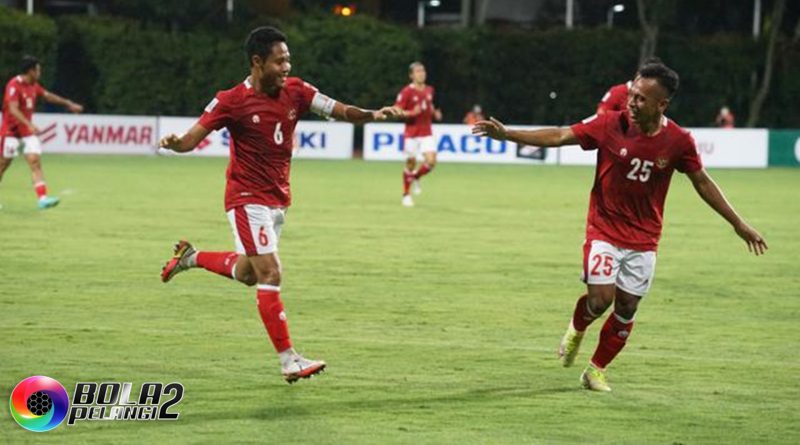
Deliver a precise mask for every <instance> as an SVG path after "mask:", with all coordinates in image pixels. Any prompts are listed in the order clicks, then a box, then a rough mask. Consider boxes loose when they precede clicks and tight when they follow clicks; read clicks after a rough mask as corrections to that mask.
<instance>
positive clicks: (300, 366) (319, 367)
mask: <svg viewBox="0 0 800 445" xmlns="http://www.w3.org/2000/svg"><path fill="white" fill-rule="evenodd" d="M325 366H327V365H326V364H325V362H324V361H322V360H309V359H307V358H305V357H303V356H302V355H300V354H294V355H293V356H292V358H291V360H289V363H288V364H286V366H283V369H281V372H282V373H283V378H284V379H286V381H287V382H288V383H294V382H296V381H298V380H300V379H307V378H309V377H311V376H312V375H316V374H319V373H320V372H322V371H323V370H325Z"/></svg>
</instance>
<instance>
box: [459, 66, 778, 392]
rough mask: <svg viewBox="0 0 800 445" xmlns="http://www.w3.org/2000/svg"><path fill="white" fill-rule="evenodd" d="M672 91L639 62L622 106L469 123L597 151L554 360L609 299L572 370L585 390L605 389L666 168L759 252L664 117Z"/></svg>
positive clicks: (648, 248) (760, 241)
mask: <svg viewBox="0 0 800 445" xmlns="http://www.w3.org/2000/svg"><path fill="white" fill-rule="evenodd" d="M677 89H678V75H677V73H675V71H673V70H671V69H670V68H668V67H666V66H665V65H663V64H661V63H655V64H648V65H645V66H643V67H642V68H641V70H640V73H639V76H638V77H637V78H636V80H634V81H633V84H632V85H631V90H630V94H629V95H628V103H627V109H626V110H623V111H609V112H607V113H605V114H596V115H594V116H591V117H589V118H587V119H585V120H583V121H582V122H579V123H577V124H575V125H573V126H571V127H566V128H549V129H543V130H536V131H523V130H512V129H507V128H506V127H504V126H503V124H502V123H500V122H499V121H497V120H495V119H491V120H489V121H482V122H479V123H478V124H476V125H475V127H474V128H473V133H475V134H478V135H487V136H489V137H492V138H494V139H501V140H503V139H507V140H510V141H514V142H517V143H520V144H525V145H531V146H540V147H559V146H562V145H572V144H580V146H581V147H582V148H583V149H584V150H593V149H597V150H598V154H597V167H596V172H595V180H594V186H593V188H592V192H591V197H590V200H589V215H588V218H587V224H586V242H585V244H584V246H583V255H584V256H583V279H584V281H585V282H586V285H587V293H586V294H585V295H583V296H581V297H580V298H579V299H578V301H577V303H576V305H575V311H574V314H573V317H572V320H571V322H570V324H569V327H568V329H567V332H566V334H565V335H564V338H563V339H562V342H561V345H560V348H559V355H560V357H561V362H562V364H563V365H564V366H571V365H572V363H573V362H574V360H575V357H576V355H577V353H578V348H579V346H580V343H581V340H582V339H583V336H584V333H585V331H586V328H587V327H588V326H589V324H591V323H592V322H593V321H594V320H595V319H597V318H598V317H600V316H601V315H602V314H603V312H605V310H606V309H607V308H608V307H609V306H610V305H611V304H612V302H613V303H614V310H613V313H612V314H611V316H609V317H608V319H607V320H606V322H605V324H604V325H603V328H602V330H601V332H600V341H599V343H598V345H597V349H596V350H595V353H594V355H593V356H592V359H591V361H590V363H589V365H588V367H587V368H586V370H585V371H584V372H583V374H582V375H581V382H582V383H583V385H584V386H585V387H586V388H589V389H592V390H597V391H610V390H611V388H610V387H609V385H608V382H607V379H606V367H607V366H608V364H609V363H611V361H612V360H613V359H614V357H616V355H617V354H618V353H619V352H620V351H621V350H622V348H623V347H624V346H625V343H626V341H627V340H628V337H629V335H630V333H631V330H632V329H633V317H634V314H635V313H636V309H637V307H638V304H639V301H640V300H641V299H642V297H644V296H645V295H646V294H647V291H648V290H649V289H650V285H651V284H652V281H653V273H654V271H655V261H656V250H657V247H658V241H659V238H660V236H661V228H662V214H663V209H664V200H665V199H666V196H667V190H668V189H669V184H670V180H671V178H672V174H673V172H674V171H676V170H677V171H679V172H681V173H684V174H686V175H687V176H688V177H689V179H690V180H691V182H692V185H694V188H695V190H696V191H697V193H698V194H699V195H700V197H701V198H702V199H703V200H704V201H705V202H706V203H707V204H708V205H709V206H710V207H711V208H713V209H714V210H715V211H716V212H717V213H719V214H720V215H721V216H722V217H723V218H725V220H726V221H728V223H730V224H731V226H733V229H734V230H735V232H736V234H737V235H739V237H741V238H742V239H743V240H744V241H745V243H746V244H747V247H748V249H749V250H750V251H751V252H754V253H755V254H756V255H760V254H763V253H764V252H765V251H766V250H767V243H766V241H765V240H764V238H763V237H762V236H761V235H760V234H759V233H758V231H756V230H755V229H754V228H753V227H751V226H750V225H749V224H747V223H746V222H745V221H744V220H743V219H742V218H741V217H740V216H739V215H738V214H737V213H736V211H735V210H734V209H733V207H732V206H731V204H730V203H729V202H728V200H727V199H726V198H725V196H724V195H723V193H722V191H721V190H720V188H719V187H718V186H717V184H716V183H715V182H714V180H713V179H711V177H710V176H709V175H708V173H706V170H705V169H704V168H703V164H702V162H701V160H700V157H699V156H698V154H697V149H696V147H695V142H694V139H693V138H692V136H691V135H690V134H689V132H687V131H686V130H683V129H682V128H681V127H679V126H678V125H677V124H676V123H675V122H674V121H672V120H670V119H668V118H667V117H666V116H664V111H665V110H666V108H667V106H668V105H669V103H670V100H671V98H672V96H673V94H675V91H676V90H677Z"/></svg>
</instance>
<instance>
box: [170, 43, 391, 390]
mask: <svg viewBox="0 0 800 445" xmlns="http://www.w3.org/2000/svg"><path fill="white" fill-rule="evenodd" d="M245 50H246V52H247V57H248V60H249V61H250V75H249V76H247V78H246V79H245V80H244V81H243V82H242V83H240V84H239V85H236V86H235V87H233V88H232V89H230V90H226V91H222V92H220V93H218V94H217V95H216V97H215V98H214V99H212V100H211V102H210V103H209V104H208V105H207V106H206V109H205V112H204V113H203V115H202V116H200V120H199V121H198V122H197V124H195V125H194V126H193V127H192V128H191V129H189V131H188V132H187V133H186V134H184V135H182V136H177V135H174V134H171V135H168V136H166V137H164V138H163V139H162V140H161V142H160V146H161V147H163V148H166V149H170V150H173V151H177V152H187V151H190V150H193V149H194V148H195V147H196V146H197V144H198V143H200V142H201V141H202V140H203V139H204V138H205V137H206V136H208V134H209V133H210V132H211V131H212V130H218V129H220V128H223V127H225V128H227V129H228V131H230V134H231V143H230V164H229V165H228V171H227V173H226V175H227V186H226V188H225V211H226V213H227V215H228V221H229V223H230V225H231V229H232V231H233V238H234V244H235V245H236V251H227V252H207V251H197V250H196V249H195V248H194V246H192V245H191V244H190V243H189V242H187V241H179V242H178V244H177V245H176V246H175V251H174V254H173V257H172V259H171V260H169V261H168V262H167V264H166V265H165V266H164V268H163V270H162V274H161V280H162V281H164V282H167V281H170V280H171V279H172V278H173V277H174V276H175V275H177V274H178V273H180V272H182V271H185V270H188V269H190V268H195V267H200V268H203V269H205V270H207V271H209V272H213V273H216V274H219V275H222V276H224V277H227V278H230V279H234V280H236V281H239V282H241V283H243V284H245V285H248V286H253V285H256V286H257V291H256V302H257V304H258V312H259V315H260V316H261V321H262V322H263V323H264V327H265V328H266V330H267V334H268V335H269V338H270V340H271V341H272V344H273V346H274V347H275V351H276V352H277V353H278V359H279V361H280V364H281V371H282V373H283V376H284V378H285V379H286V381H288V382H289V383H292V382H295V381H297V380H298V379H301V378H308V377H310V376H312V375H315V374H317V373H319V372H321V371H322V370H323V369H324V368H325V366H326V364H325V362H324V361H322V360H309V359H306V358H305V357H303V356H302V355H300V354H299V353H297V351H295V349H294V347H293V346H292V342H291V340H290V339H289V325H288V324H287V321H286V319H287V317H286V313H285V312H284V310H283V301H282V299H281V296H280V292H281V288H280V285H281V263H280V260H279V258H278V242H279V240H280V235H281V228H282V227H283V224H284V220H285V219H286V209H287V207H289V205H290V204H291V193H290V190H289V166H290V165H291V161H292V142H293V140H294V129H295V126H296V125H297V120H298V119H299V118H300V116H302V115H303V114H304V113H306V112H307V111H312V112H314V113H316V114H318V115H320V116H322V117H325V118H328V117H333V118H336V119H339V120H345V121H349V122H354V123H362V122H368V121H372V120H384V119H386V117H389V116H392V117H398V116H399V113H398V112H397V111H396V110H395V109H394V108H391V107H384V108H382V109H380V110H377V111H371V110H363V109H361V108H358V107H354V106H352V105H346V104H343V103H341V102H337V101H335V100H333V99H331V98H330V97H327V96H325V95H324V94H322V93H320V92H319V91H317V89H316V88H314V87H313V86H311V85H309V84H307V83H305V82H303V81H302V80H300V79H299V78H296V77H289V72H290V71H291V67H292V64H291V57H290V54H289V47H288V45H287V43H286V36H285V35H284V34H283V33H282V32H280V31H279V30H277V29H275V28H272V27H261V28H256V29H255V30H253V31H252V32H251V33H250V35H249V36H248V38H247V42H246V43H245Z"/></svg>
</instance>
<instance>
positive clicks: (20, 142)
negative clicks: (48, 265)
mask: <svg viewBox="0 0 800 445" xmlns="http://www.w3.org/2000/svg"><path fill="white" fill-rule="evenodd" d="M41 77H42V64H41V63H40V62H39V60H38V59H37V58H35V57H33V56H25V57H23V58H22V65H21V67H20V73H19V75H17V76H14V77H12V78H11V80H9V81H8V84H6V90H5V95H4V96H3V123H2V126H1V127H0V139H2V141H0V148H2V150H3V153H2V156H0V179H2V178H3V173H5V171H6V169H8V167H9V166H10V165H11V161H13V160H14V158H15V157H16V156H17V154H18V153H19V152H20V151H21V152H23V153H24V156H25V160H26V161H27V162H28V166H29V167H30V169H31V176H32V178H33V189H34V191H35V192H36V196H37V197H38V198H39V208H40V209H48V208H50V207H54V206H56V205H58V202H59V201H58V198H56V197H55V196H47V184H46V183H45V182H44V173H42V143H41V142H40V141H39V137H38V136H37V134H38V133H39V129H38V128H36V126H35V125H33V110H34V109H35V108H36V99H38V98H39V97H40V96H41V97H42V98H44V100H46V101H47V102H50V103H53V104H56V105H61V106H63V107H65V108H66V109H67V110H69V111H71V112H73V113H80V112H82V111H83V106H81V105H79V104H76V103H75V102H72V101H71V100H68V99H64V98H63V97H61V96H59V95H57V94H54V93H51V92H49V91H47V90H45V89H44V88H42V86H41V85H39V79H41Z"/></svg>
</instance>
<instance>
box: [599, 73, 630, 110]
mask: <svg viewBox="0 0 800 445" xmlns="http://www.w3.org/2000/svg"><path fill="white" fill-rule="evenodd" d="M631 85H633V82H632V81H630V80H629V81H627V82H625V83H621V84H619V85H614V86H613V87H611V88H610V89H609V90H608V91H607V92H606V94H605V95H604V96H603V98H602V99H600V103H599V104H597V112H598V113H603V112H606V111H622V110H625V109H627V108H628V91H630V89H631Z"/></svg>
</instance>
